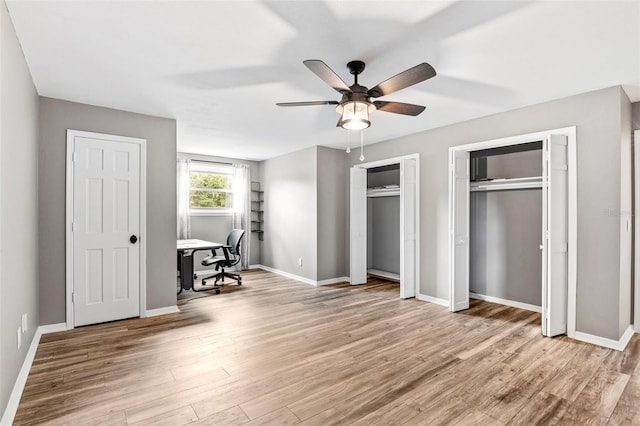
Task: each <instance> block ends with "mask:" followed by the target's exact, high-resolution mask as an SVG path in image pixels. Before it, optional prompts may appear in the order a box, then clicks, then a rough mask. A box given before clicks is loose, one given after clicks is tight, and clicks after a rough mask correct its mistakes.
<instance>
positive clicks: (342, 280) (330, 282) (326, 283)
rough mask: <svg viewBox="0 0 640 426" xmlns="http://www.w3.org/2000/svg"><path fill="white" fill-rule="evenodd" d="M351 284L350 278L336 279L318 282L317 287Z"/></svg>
mask: <svg viewBox="0 0 640 426" xmlns="http://www.w3.org/2000/svg"><path fill="white" fill-rule="evenodd" d="M345 282H346V283H349V277H336V278H329V279H327V280H320V281H316V285H317V286H321V285H329V284H338V283H345Z"/></svg>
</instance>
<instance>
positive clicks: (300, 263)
mask: <svg viewBox="0 0 640 426" xmlns="http://www.w3.org/2000/svg"><path fill="white" fill-rule="evenodd" d="M298 266H302V258H301V257H299V258H298Z"/></svg>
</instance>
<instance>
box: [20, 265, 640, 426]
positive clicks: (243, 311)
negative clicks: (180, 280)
mask: <svg viewBox="0 0 640 426" xmlns="http://www.w3.org/2000/svg"><path fill="white" fill-rule="evenodd" d="M398 295H399V287H398V284H397V283H392V282H388V281H383V280H378V279H370V281H369V283H368V284H367V285H363V286H355V287H350V286H348V285H347V284H346V283H345V284H336V285H331V286H325V287H320V288H314V287H311V286H308V285H306V284H301V283H299V282H297V281H294V280H290V279H287V278H283V277H281V276H278V275H274V274H271V273H268V272H264V271H260V270H256V271H247V272H245V273H243V285H242V287H238V286H235V285H228V286H225V287H224V288H223V289H222V294H220V295H215V294H208V293H191V292H188V293H186V294H182V295H181V296H180V298H179V306H180V309H181V312H180V313H177V314H171V315H164V316H160V317H154V318H146V319H132V320H125V321H118V322H113V323H108V324H101V325H96V326H89V327H82V328H78V329H75V330H71V331H66V332H61V333H55V334H48V335H45V336H43V337H42V340H41V342H40V345H39V347H38V352H37V354H36V358H35V361H34V364H33V367H32V369H31V373H30V375H29V379H28V381H27V384H26V387H25V391H24V394H23V396H22V400H21V402H20V406H19V408H18V412H17V415H16V419H15V424H16V425H36V424H52V425H186V424H192V425H238V424H245V425H272V424H273V425H275V424H277V425H298V424H300V425H338V424H339V425H345V424H357V425H392V424H393V425H396V424H398V425H400V424H402V425H438V424H451V425H479V424H481V425H503V424H527V425H531V424H545V425H546V424H561V425H564V424H580V425H584V424H611V425H622V424H625V425H629V424H638V425H640V336H638V335H635V336H634V337H633V339H632V341H631V343H630V344H629V346H628V348H627V350H626V351H625V352H617V351H613V350H610V349H605V348H601V347H597V346H593V345H589V344H585V343H580V342H576V341H572V340H570V339H568V338H566V337H560V338H553V339H550V338H544V337H542V336H541V335H540V316H539V314H536V313H532V312H528V311H523V310H519V309H515V308H510V307H506V306H502V305H496V304H491V303H487V302H481V301H477V300H472V301H471V308H470V309H469V310H468V311H464V312H461V313H456V314H453V313H450V312H448V310H447V309H446V308H444V307H441V306H437V305H434V304H431V303H426V302H420V301H417V300H414V299H410V300H400V299H398Z"/></svg>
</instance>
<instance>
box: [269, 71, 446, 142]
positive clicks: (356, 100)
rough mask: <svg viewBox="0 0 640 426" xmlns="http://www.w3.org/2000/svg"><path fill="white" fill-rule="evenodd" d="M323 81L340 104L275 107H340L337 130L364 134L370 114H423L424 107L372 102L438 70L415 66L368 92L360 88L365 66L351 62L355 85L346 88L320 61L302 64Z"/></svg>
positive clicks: (283, 103) (338, 109) (286, 104)
mask: <svg viewBox="0 0 640 426" xmlns="http://www.w3.org/2000/svg"><path fill="white" fill-rule="evenodd" d="M302 63H303V64H305V65H306V66H307V68H309V69H310V70H311V71H312V72H313V73H314V74H315V75H317V76H318V77H320V79H322V81H324V82H325V83H327V84H328V85H329V86H331V87H332V88H333V89H335V90H336V91H337V92H338V93H340V94H341V95H342V99H341V100H340V102H338V101H310V102H281V103H277V104H276V105H278V106H282V107H290V106H311V105H337V107H336V111H337V112H338V114H340V119H339V120H338V124H337V127H342V128H344V129H347V130H362V129H366V128H367V127H369V126H370V125H371V122H370V121H369V114H371V113H372V112H373V111H375V110H379V111H384V112H392V113H395V114H404V115H412V116H416V115H418V114H420V113H421V112H422V111H424V109H425V107H424V106H422V105H414V104H405V103H402V102H391V101H373V102H372V101H371V98H379V97H380V96H385V95H389V94H391V93H393V92H397V91H398V90H401V89H404V88H406V87H409V86H413V85H414V84H417V83H420V82H421V81H424V80H428V79H430V78H432V77H434V76H435V75H436V70H434V69H433V67H432V66H431V65H429V64H428V63H426V62H423V63H421V64H418V65H416V66H415V67H412V68H409V69H408V70H405V71H403V72H401V73H400V74H396V75H394V76H393V77H391V78H389V79H387V80H385V81H383V82H382V83H380V84H378V85H377V86H375V87H373V88H371V89H369V88H367V87H365V86H361V85H359V84H358V75H359V74H360V73H362V71H364V67H365V63H364V62H362V61H351V62H349V63H348V64H347V68H348V69H349V72H350V73H351V74H353V76H354V83H353V84H352V85H351V86H347V84H346V83H345V82H344V81H343V80H342V79H341V78H340V77H339V76H338V74H336V73H335V72H334V71H333V70H332V69H331V68H329V66H328V65H327V64H325V63H324V62H322V61H320V60H318V59H308V60H306V61H303V62H302Z"/></svg>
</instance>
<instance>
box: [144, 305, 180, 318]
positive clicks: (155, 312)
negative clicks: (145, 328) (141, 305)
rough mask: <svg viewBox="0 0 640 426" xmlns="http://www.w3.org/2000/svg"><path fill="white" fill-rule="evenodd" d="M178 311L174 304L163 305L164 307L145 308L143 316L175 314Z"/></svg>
mask: <svg viewBox="0 0 640 426" xmlns="http://www.w3.org/2000/svg"><path fill="white" fill-rule="evenodd" d="M178 312H180V309H178V307H177V306H176V305H173V306H165V307H164V308H156V309H147V310H146V311H145V315H144V316H145V317H147V318H148V317H157V316H159V315H167V314H175V313H178Z"/></svg>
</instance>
